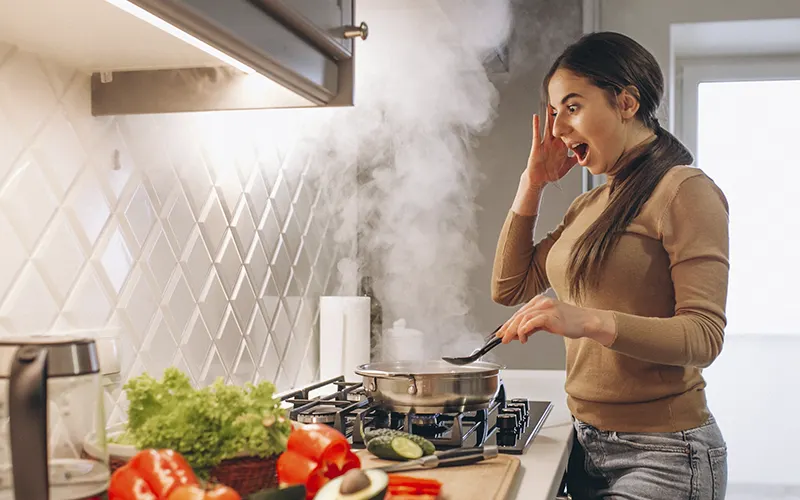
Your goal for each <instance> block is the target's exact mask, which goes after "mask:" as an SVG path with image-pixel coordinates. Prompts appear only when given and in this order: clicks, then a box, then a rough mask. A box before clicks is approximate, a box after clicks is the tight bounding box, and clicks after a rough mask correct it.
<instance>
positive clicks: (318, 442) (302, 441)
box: [277, 424, 361, 499]
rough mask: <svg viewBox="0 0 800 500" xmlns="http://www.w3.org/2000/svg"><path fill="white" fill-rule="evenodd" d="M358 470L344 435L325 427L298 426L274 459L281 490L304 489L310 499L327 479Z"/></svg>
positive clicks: (357, 463) (358, 463)
mask: <svg viewBox="0 0 800 500" xmlns="http://www.w3.org/2000/svg"><path fill="white" fill-rule="evenodd" d="M359 467H361V461H360V460H359V459H358V456H357V455H356V454H355V453H353V451H352V450H351V449H350V444H349V443H348V442H347V438H346V437H345V436H344V434H342V433H341V432H339V431H337V430H336V429H334V428H333V427H331V426H329V425H325V424H307V425H298V426H295V427H293V428H292V431H291V433H290V434H289V441H288V442H287V443H286V451H285V452H283V453H282V454H281V456H280V457H278V464H277V472H278V482H279V483H280V485H281V486H291V485H295V484H303V485H305V487H306V498H309V499H310V498H313V497H314V495H316V494H317V492H318V491H319V489H320V488H322V487H323V486H324V485H325V483H327V482H328V481H330V480H331V479H334V478H336V477H339V476H341V475H342V474H344V473H345V472H347V471H349V470H350V469H357V468H359Z"/></svg>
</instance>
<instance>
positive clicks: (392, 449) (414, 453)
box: [367, 435, 422, 460]
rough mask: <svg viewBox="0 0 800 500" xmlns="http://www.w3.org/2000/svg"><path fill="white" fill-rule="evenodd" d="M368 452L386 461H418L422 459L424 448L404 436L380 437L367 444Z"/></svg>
mask: <svg viewBox="0 0 800 500" xmlns="http://www.w3.org/2000/svg"><path fill="white" fill-rule="evenodd" d="M367 450H369V452H370V453H372V454H373V455H375V456H376V457H378V458H383V459H385V460H416V459H418V458H420V457H422V448H420V446H419V445H418V444H417V443H415V442H414V441H412V440H410V439H408V438H406V437H403V436H391V435H386V436H380V437H376V438H374V439H373V440H371V441H370V442H369V443H367Z"/></svg>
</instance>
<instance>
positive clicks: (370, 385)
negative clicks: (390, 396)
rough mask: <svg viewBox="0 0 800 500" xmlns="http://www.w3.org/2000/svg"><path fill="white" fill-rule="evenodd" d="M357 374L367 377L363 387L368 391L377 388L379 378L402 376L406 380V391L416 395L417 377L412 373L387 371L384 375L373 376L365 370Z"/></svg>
mask: <svg viewBox="0 0 800 500" xmlns="http://www.w3.org/2000/svg"><path fill="white" fill-rule="evenodd" d="M359 375H362V376H363V377H366V378H368V379H369V382H367V381H366V380H365V387H366V389H367V390H368V391H370V392H373V391H375V390H377V389H378V379H379V378H403V379H406V380H408V389H407V391H408V393H409V394H410V395H411V396H414V395H416V394H417V391H418V389H417V379H416V378H415V377H414V375H410V374H399V373H389V374H386V375H380V376H375V375H371V374H370V375H367V374H366V372H364V373H359Z"/></svg>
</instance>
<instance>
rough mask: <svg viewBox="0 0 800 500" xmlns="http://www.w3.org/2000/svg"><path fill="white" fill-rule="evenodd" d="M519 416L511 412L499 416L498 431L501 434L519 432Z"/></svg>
mask: <svg viewBox="0 0 800 500" xmlns="http://www.w3.org/2000/svg"><path fill="white" fill-rule="evenodd" d="M517 425H518V421H517V416H516V415H512V414H509V413H505V414H500V415H498V416H497V431H498V432H499V433H500V434H513V433H515V432H517Z"/></svg>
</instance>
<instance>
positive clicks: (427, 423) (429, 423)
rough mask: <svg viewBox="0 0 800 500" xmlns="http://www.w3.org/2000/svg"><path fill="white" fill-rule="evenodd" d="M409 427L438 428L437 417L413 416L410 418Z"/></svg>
mask: <svg viewBox="0 0 800 500" xmlns="http://www.w3.org/2000/svg"><path fill="white" fill-rule="evenodd" d="M411 425H413V426H414V427H438V426H439V415H438V414H433V415H414V416H413V417H411Z"/></svg>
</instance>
